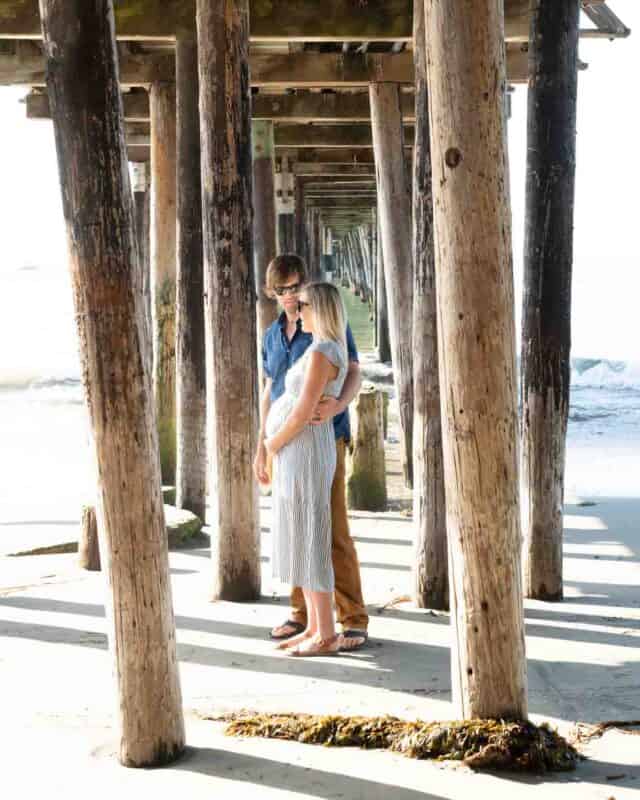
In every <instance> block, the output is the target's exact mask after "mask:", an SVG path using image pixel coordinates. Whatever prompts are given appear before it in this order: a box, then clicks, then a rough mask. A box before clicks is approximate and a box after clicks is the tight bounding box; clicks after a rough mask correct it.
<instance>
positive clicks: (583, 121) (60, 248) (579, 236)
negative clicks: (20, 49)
mask: <svg viewBox="0 0 640 800" xmlns="http://www.w3.org/2000/svg"><path fill="white" fill-rule="evenodd" d="M609 6H610V8H611V9H612V10H613V11H614V12H615V13H616V14H617V15H618V16H619V17H620V19H622V21H623V22H624V23H625V24H626V25H627V26H628V27H630V28H631V29H632V35H631V36H630V37H629V38H628V39H625V40H616V41H613V42H609V41H606V40H604V41H603V40H585V39H583V40H581V44H580V59H581V60H582V61H584V62H586V63H587V64H588V69H587V70H585V71H584V72H581V73H580V78H579V93H578V125H577V131H578V138H577V172H576V208H575V228H574V268H573V305H572V342H573V344H572V355H573V356H577V357H592V358H612V359H621V360H638V359H640V335H639V334H640V321H639V320H640V315H639V314H638V310H637V307H638V303H639V302H640V300H639V298H640V242H639V239H638V228H639V227H640V214H639V212H640V200H639V199H638V192H639V191H640V151H639V149H638V145H637V143H638V142H640V99H639V97H640V94H639V93H638V86H637V79H636V75H637V68H638V67H637V64H638V58H639V57H640V38H639V37H640V3H638V2H637V0H609ZM24 94H25V91H24V89H16V88H0V290H1V291H0V341H4V342H5V343H6V342H7V341H10V342H11V343H12V347H11V356H10V358H11V360H12V361H13V363H14V364H15V365H17V364H19V363H21V364H23V365H24V364H25V363H26V362H30V361H33V360H34V359H35V360H36V361H37V360H38V359H39V360H40V361H42V360H43V359H45V360H46V359H49V358H61V359H63V360H64V357H65V354H66V353H67V351H68V350H69V347H73V326H72V307H71V293H70V289H69V279H68V275H67V269H66V244H65V230H64V223H63V218H62V210H61V203H60V190H59V185H58V173H57V164H56V155H55V147H54V142H53V131H52V127H51V123H50V122H47V121H36V120H27V119H26V117H25V107H24V104H22V103H21V102H20V99H21V97H23V96H24ZM526 114H527V111H526V87H523V86H518V87H517V89H516V91H515V93H514V95H513V102H512V117H511V120H510V122H509V160H510V178H511V203H512V224H513V250H514V270H515V281H516V323H517V327H518V330H519V325H520V322H519V320H520V305H521V283H522V251H523V238H524V184H525V159H526ZM634 142H636V145H634V144H633V143H634ZM29 267H37V268H38V269H37V270H34V271H32V270H29V269H25V268H29ZM16 270H21V271H20V272H19V273H16ZM16 274H17V275H18V276H19V278H20V280H17V279H16ZM23 279H24V280H23ZM29 280H31V283H29ZM25 281H27V282H26V283H25ZM27 285H29V291H26V286H27ZM16 330H20V331H21V335H20V336H16V335H15V333H16ZM43 335H44V337H45V338H46V339H47V342H48V344H47V346H48V347H49V349H50V350H51V348H53V351H55V353H54V355H51V353H49V352H48V351H46V348H45V349H43V346H42V344H43ZM7 337H9V338H7ZM53 351H52V352H53ZM7 358H9V355H8V354H7V352H6V351H5V353H3V354H2V355H1V356H0V360H2V361H6V359H7ZM0 366H1V365H0Z"/></svg>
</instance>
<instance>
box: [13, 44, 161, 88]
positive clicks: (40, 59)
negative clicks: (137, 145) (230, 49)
mask: <svg viewBox="0 0 640 800" xmlns="http://www.w3.org/2000/svg"><path fill="white" fill-rule="evenodd" d="M118 55H119V57H118V64H119V76H120V85H121V86H122V87H123V88H127V87H129V86H148V85H149V84H151V83H152V82H153V81H173V80H174V78H175V56H174V54H173V53H160V54H154V55H150V54H148V53H145V54H140V53H131V52H130V51H129V50H128V49H127V48H126V46H124V47H123V46H122V45H121V46H120V48H119V54H118ZM45 84H46V72H45V59H44V55H43V53H42V50H41V48H40V45H39V43H38V42H30V41H17V42H6V41H5V42H0V86H12V85H15V86H45Z"/></svg>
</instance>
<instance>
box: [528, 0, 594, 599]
mask: <svg viewBox="0 0 640 800" xmlns="http://www.w3.org/2000/svg"><path fill="white" fill-rule="evenodd" d="M532 12H533V13H532V17H531V35H530V44H529V94H528V104H529V109H528V130H527V184H526V225H525V250H524V303H523V315H522V378H521V380H522V486H523V493H522V502H523V505H524V508H523V534H524V591H525V595H526V596H527V597H533V598H537V599H539V600H561V599H562V594H563V593H562V508H563V503H564V497H563V496H564V461H565V441H566V435H567V418H568V414H569V383H570V360H569V355H570V352H569V351H570V347H571V269H572V263H573V203H574V185H575V165H576V103H577V90H578V71H577V58H578V22H579V15H580V2H579V0H555V2H550V1H549V0H536V2H534V3H533V4H532Z"/></svg>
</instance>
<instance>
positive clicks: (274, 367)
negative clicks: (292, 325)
mask: <svg viewBox="0 0 640 800" xmlns="http://www.w3.org/2000/svg"><path fill="white" fill-rule="evenodd" d="M286 329H287V315H286V314H285V313H284V311H283V312H282V314H280V316H279V317H278V319H277V320H276V321H275V322H273V323H272V324H271V325H270V326H269V327H268V328H267V330H266V332H265V334H264V339H263V340H262V369H263V372H264V374H265V376H266V377H267V378H271V381H272V383H271V402H272V403H274V402H275V401H276V400H277V399H278V398H279V397H280V396H281V395H282V394H284V378H285V375H286V374H287V371H288V370H289V369H290V368H291V367H292V366H293V365H294V364H295V363H296V361H297V360H298V359H299V358H300V357H301V356H303V355H304V353H305V351H306V349H307V347H309V345H310V344H311V342H312V341H313V337H312V336H311V334H310V333H305V332H304V331H303V330H302V320H298V325H297V329H296V332H295V333H294V334H293V337H292V339H291V341H289V340H288V339H287V334H286ZM347 351H348V356H349V361H358V350H357V349H356V343H355V341H354V338H353V334H352V333H351V328H350V327H349V325H347ZM333 427H334V429H335V433H336V439H340V438H344V439H345V440H347V441H349V439H350V438H351V428H350V426H349V411H348V410H346V411H343V412H342V413H341V414H337V415H336V416H335V417H334V418H333Z"/></svg>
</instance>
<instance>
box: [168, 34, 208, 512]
mask: <svg viewBox="0 0 640 800" xmlns="http://www.w3.org/2000/svg"><path fill="white" fill-rule="evenodd" d="M195 37H196V32H195V20H194V30H193V31H191V32H187V33H180V34H179V35H178V40H177V43H176V90H177V106H178V128H177V137H178V143H177V150H178V180H177V190H178V281H177V304H176V305H177V308H176V387H177V391H176V405H177V414H176V416H177V441H178V454H177V469H176V505H177V506H178V508H187V509H189V511H193V513H194V514H197V516H198V517H200V519H201V520H203V521H204V518H205V510H206V475H207V433H206V428H207V397H206V378H205V344H204V340H205V337H204V279H203V274H202V262H203V253H202V197H201V188H200V187H201V181H200V115H199V112H198V47H197V43H196V38H195Z"/></svg>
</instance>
